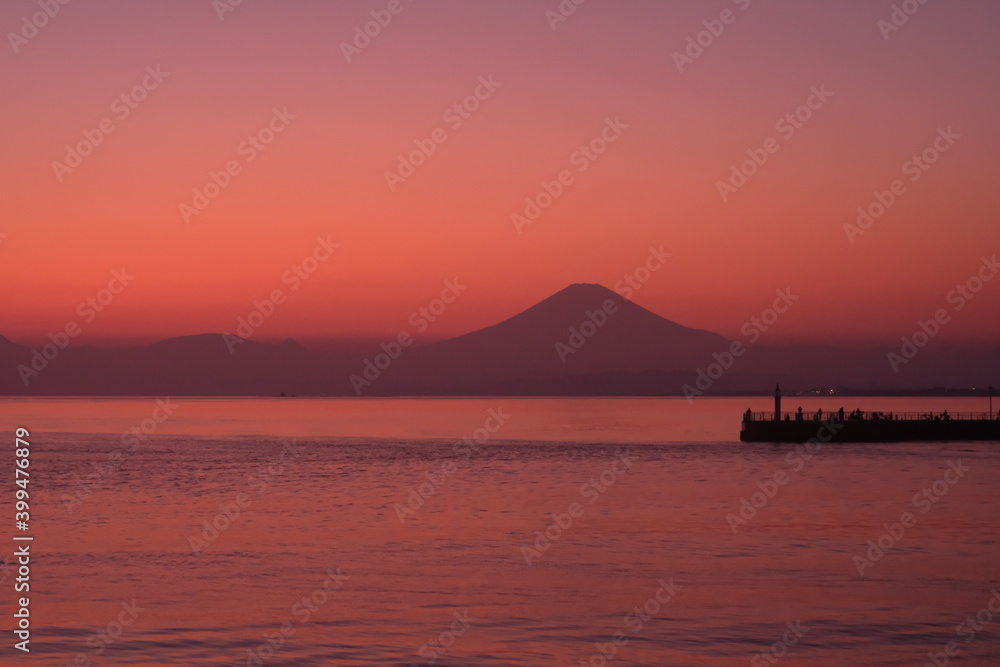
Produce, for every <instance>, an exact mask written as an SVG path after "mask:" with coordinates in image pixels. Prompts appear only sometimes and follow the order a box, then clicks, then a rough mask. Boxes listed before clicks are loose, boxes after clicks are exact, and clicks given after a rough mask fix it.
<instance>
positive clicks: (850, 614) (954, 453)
mask: <svg viewBox="0 0 1000 667" xmlns="http://www.w3.org/2000/svg"><path fill="white" fill-rule="evenodd" d="M800 404H801V405H802V406H803V408H804V409H805V410H806V411H807V412H811V411H815V409H816V408H818V407H822V408H824V410H836V409H837V408H839V407H841V406H842V405H843V406H844V407H845V409H847V410H853V409H854V408H856V407H861V408H863V409H873V410H878V409H884V410H887V411H888V410H892V411H895V412H902V411H905V410H918V411H920V410H931V409H933V410H940V409H944V408H947V409H948V410H949V412H959V411H969V410H981V409H985V406H984V405H980V404H979V402H975V403H972V402H969V401H965V400H955V399H949V400H943V399H884V398H882V399H876V398H868V399H843V398H840V397H837V398H835V399H829V400H821V401H818V400H816V399H797V398H794V397H787V398H786V399H785V404H784V407H785V408H786V409H793V410H794V409H795V408H796V407H797V406H798V405H800ZM769 406H770V401H769V400H768V399H761V398H753V399H746V398H741V399H706V400H700V401H697V402H696V403H695V404H694V405H693V406H692V405H689V404H688V403H687V402H686V401H685V400H684V399H573V400H563V399H507V398H495V399H465V400H460V399H457V400H446V399H427V400H306V399H283V400H254V399H246V400H229V399H226V400H221V399H190V398H183V399H171V401H170V403H169V404H167V407H168V409H169V410H170V412H171V414H170V416H167V415H166V412H165V411H164V410H163V408H162V407H161V408H160V409H159V410H157V404H156V402H155V399H127V400H118V399H103V400H102V399H97V400H94V399H44V400H41V399H12V400H2V401H0V418H2V424H3V428H4V430H5V431H7V432H8V433H9V435H8V438H9V439H10V440H11V441H12V440H13V435H12V433H13V430H14V428H15V427H17V426H24V427H26V428H28V429H29V430H30V431H31V451H32V455H31V456H32V464H31V468H30V471H31V482H30V490H31V530H30V531H29V532H30V534H32V535H33V536H34V537H35V540H34V542H33V543H32V546H31V549H32V556H33V557H32V571H31V595H32V602H31V614H32V627H33V635H32V643H31V646H32V654H31V655H30V656H23V657H22V656H21V655H20V654H18V653H17V652H15V651H13V650H12V649H11V646H12V645H13V642H14V641H15V640H14V639H13V636H12V635H11V634H10V633H9V632H7V633H5V635H6V636H7V640H6V642H5V644H4V646H3V648H2V649H0V650H2V653H0V655H3V656H5V657H3V659H2V662H3V664H13V660H14V658H15V656H16V657H17V662H18V664H22V663H23V664H36V665H88V664H93V665H237V664H238V665H257V664H264V665H421V664H430V662H429V661H430V660H431V659H432V658H433V660H434V662H433V664H436V665H580V664H586V665H595V666H596V665H603V664H609V665H613V664H621V665H656V666H660V665H691V666H695V665H697V666H699V667H701V666H705V665H751V666H754V665H770V664H781V665H790V666H791V665H819V666H827V665H829V666H833V665H837V666H841V665H916V666H920V665H924V664H925V663H928V662H929V660H930V658H929V657H928V654H929V653H932V654H939V653H941V652H943V651H945V650H946V647H947V645H948V642H955V644H954V645H953V647H952V649H951V650H952V653H954V652H955V651H958V654H957V656H954V657H950V658H949V661H950V663H951V664H957V665H997V664H1000V613H997V612H993V611H990V609H989V605H990V604H992V606H993V608H994V609H997V610H998V611H1000V594H997V597H996V598H994V599H993V601H992V603H991V598H992V597H993V596H994V594H995V591H998V590H1000V559H998V549H997V530H998V528H1000V494H998V492H997V488H998V485H997V482H998V480H1000V444H998V443H952V444H943V443H919V444H917V443H911V444H906V443H902V444H892V445H827V446H825V447H823V448H822V449H821V450H819V451H818V452H815V453H814V454H813V455H811V458H808V459H807V458H806V456H804V455H802V454H800V453H796V446H795V445H766V444H764V445H760V444H746V445H744V444H740V443H739V442H738V429H739V419H740V416H741V414H742V412H743V411H744V410H746V408H748V407H750V408H752V409H754V410H764V409H767V408H768V407H769ZM491 411H493V412H492V415H491ZM163 417H165V419H164V420H163V421H162V422H157V421H156V418H163ZM498 417H499V419H498ZM491 419H492V420H491ZM144 420H145V421H144ZM500 421H503V423H502V424H500V423H499V422H500ZM133 427H135V428H136V429H137V430H138V431H139V433H140V434H142V436H143V438H142V439H140V438H139V437H138V436H135V437H134V438H131V437H126V438H125V441H124V442H123V433H127V432H129V431H130V430H131V429H132V428H133ZM144 427H145V429H146V430H147V431H149V433H148V434H146V433H143V428H144ZM487 428H489V429H493V432H489V431H488V430H487ZM477 429H482V430H477ZM473 434H477V435H478V436H479V437H480V440H481V443H476V442H475V440H472V441H470V442H465V443H458V444H456V440H458V439H460V438H464V437H466V436H472V435H473ZM623 456H624V458H623ZM956 471H957V472H956ZM11 476H13V475H12V474H11ZM768 480H770V481H768ZM775 480H778V481H775ZM779 481H781V482H783V483H779ZM8 487H9V488H13V487H12V486H11V485H8ZM923 489H927V494H928V495H923V496H922V495H920V494H922V493H923V491H922V490H923ZM754 494H757V495H754ZM4 496H5V497H4V498H3V503H4V504H5V510H6V511H7V514H6V516H8V517H11V516H12V514H13V508H12V507H10V505H11V504H12V503H11V500H12V493H11V492H7V493H5V494H4ZM915 496H916V497H915ZM741 499H746V501H747V503H748V505H747V507H745V508H744V509H743V515H742V516H741V515H740V510H741V506H742V505H743V503H742V500H741ZM932 499H933V501H932ZM755 502H756V504H757V505H758V507H753V503H755ZM241 505H242V506H241ZM904 513H909V515H911V516H912V520H909V521H908V522H907V523H908V524H909V525H905V526H904V525H903V524H902V523H901V518H902V517H903V516H904ZM227 514H228V516H227ZM727 516H729V517H730V518H729V519H727ZM735 517H739V522H737V521H736V519H735ZM212 524H214V525H212ZM893 524H899V525H898V526H894V525H893ZM886 526H888V528H886ZM887 531H891V534H890V533H887ZM8 532H13V531H12V530H11V529H8ZM546 533H547V534H548V537H545V535H546ZM869 540H872V541H874V542H876V543H878V542H879V541H880V540H881V543H882V548H883V553H879V552H877V551H874V550H872V551H871V553H870V554H869V555H871V556H873V558H872V559H871V560H869V559H868V555H866V552H868V550H869V549H870V545H869ZM9 551H11V552H12V551H13V549H12V548H11V549H10V550H9ZM876 559H877V560H876ZM529 561H530V562H529ZM338 572H339V575H338ZM14 576H16V574H15V573H14V572H13V571H12V569H11V568H10V567H7V568H5V570H4V572H3V573H2V574H0V578H3V579H5V581H4V583H3V587H4V589H5V590H6V591H7V594H6V595H4V596H2V600H3V605H4V607H3V613H4V615H5V617H6V618H7V619H8V622H7V627H10V626H11V622H10V619H11V616H10V614H11V613H12V611H13V610H12V602H11V600H12V598H13V595H14V594H13V592H12V591H11V587H12V579H13V577H14ZM657 598H659V600H658V599H657ZM977 613H978V614H979V618H978V621H977V620H976V615H977ZM969 617H972V624H969V623H968V622H967V620H966V619H968V618H969ZM789 624H791V625H789ZM790 628H793V629H794V631H793V630H792V629H790ZM616 633H619V634H618V635H617V643H615V637H616ZM268 636H270V637H271V639H270V641H268V639H266V637H268ZM769 650H770V651H771V652H770V653H768V654H767V655H768V656H769V657H770V660H768V659H766V658H765V657H763V655H762V653H761V652H762V651H769ZM611 654H613V656H612V657H608V656H609V655H611ZM938 660H939V664H943V663H941V662H940V661H941V660H943V657H939V658H938Z"/></svg>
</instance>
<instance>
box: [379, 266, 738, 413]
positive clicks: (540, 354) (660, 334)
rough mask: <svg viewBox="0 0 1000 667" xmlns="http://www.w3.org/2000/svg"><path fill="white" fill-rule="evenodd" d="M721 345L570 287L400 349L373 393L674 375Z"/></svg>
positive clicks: (710, 336)
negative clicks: (474, 327)
mask: <svg viewBox="0 0 1000 667" xmlns="http://www.w3.org/2000/svg"><path fill="white" fill-rule="evenodd" d="M728 346H729V341H727V340H726V339H725V338H723V337H722V336H719V335H718V334H714V333H711V332H708V331H701V330H698V329H690V328H688V327H685V326H682V325H680V324H677V323H676V322H672V321H670V320H668V319H666V318H663V317H660V316H659V315H657V314H655V313H652V312H650V311H648V310H646V309H645V308H643V307H641V306H638V305H636V304H635V303H633V302H631V301H629V300H628V299H625V298H624V297H622V296H621V295H619V294H617V293H615V292H613V291H611V290H609V289H607V288H606V287H602V286H601V285H591V284H575V285H570V286H569V287H567V288H565V289H563V290H562V291H560V292H557V293H556V294H554V295H552V296H550V297H549V298H547V299H545V300H544V301H541V302H539V303H538V304H536V305H534V306H532V307H531V308H528V309H527V310H525V311H523V312H521V313H519V314H517V315H515V316H513V317H511V318H509V319H506V320H504V321H503V322H500V323H499V324H495V325H493V326H491V327H487V328H485V329H480V330H479V331H474V332H472V333H469V334H465V335H464V336H459V337H458V338H452V339H449V340H445V341H441V342H439V343H435V344H433V345H429V346H427V347H423V348H417V349H414V350H412V351H410V350H407V351H406V352H405V353H404V354H403V355H401V357H400V359H399V360H398V361H396V362H394V363H393V365H392V366H391V367H390V368H388V369H386V371H385V373H384V374H383V376H382V377H380V378H379V381H378V383H377V388H376V384H375V383H373V385H372V388H373V389H375V391H376V393H383V392H389V393H412V392H414V391H415V390H417V389H418V388H421V387H423V388H432V390H434V391H436V392H437V393H442V392H443V393H459V394H461V393H468V392H470V391H479V392H483V391H486V390H487V389H489V388H490V387H492V386H494V385H497V384H501V383H507V382H512V381H515V380H520V381H525V380H527V381H532V380H542V381H545V380H552V379H554V378H559V377H566V376H574V375H587V374H599V373H614V372H629V373H639V372H642V371H649V370H656V371H665V372H666V371H678V370H684V369H692V368H693V366H692V365H691V364H692V360H695V359H708V360H711V355H712V353H714V352H721V351H723V350H725V349H726V348H727V347H728Z"/></svg>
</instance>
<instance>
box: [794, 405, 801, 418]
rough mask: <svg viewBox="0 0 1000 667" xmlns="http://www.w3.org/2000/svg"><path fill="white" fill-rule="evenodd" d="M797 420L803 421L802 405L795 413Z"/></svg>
mask: <svg viewBox="0 0 1000 667" xmlns="http://www.w3.org/2000/svg"><path fill="white" fill-rule="evenodd" d="M795 421H797V422H800V421H802V406H801V405H800V406H799V411H798V412H796V413H795Z"/></svg>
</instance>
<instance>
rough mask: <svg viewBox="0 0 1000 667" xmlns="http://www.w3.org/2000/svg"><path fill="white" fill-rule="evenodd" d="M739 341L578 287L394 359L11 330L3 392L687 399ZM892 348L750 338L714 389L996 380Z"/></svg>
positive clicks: (2, 342) (0, 368)
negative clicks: (77, 340) (894, 363)
mask: <svg viewBox="0 0 1000 667" xmlns="http://www.w3.org/2000/svg"><path fill="white" fill-rule="evenodd" d="M729 346H730V341H728V340H727V339H725V338H724V337H722V336H720V335H718V334H715V333H712V332H709V331H703V330H700V329H693V328H689V327H686V326H683V325H681V324H678V323H677V322H673V321H671V320H669V319H666V318H664V317H661V316H660V315H657V314H656V313H653V312H651V311H649V310H647V309H645V308H643V307H641V306H639V305H637V304H635V303H633V302H632V301H630V300H628V299H626V298H624V297H623V296H621V295H619V294H617V293H615V292H613V291H611V290H609V289H607V288H606V287H602V286H601V285H594V284H574V285H570V286H569V287H566V288H565V289H563V290H561V291H559V292H557V293H556V294H553V295H552V296H550V297H548V298H547V299H544V300H543V301H541V302H539V303H537V304H535V305H533V306H531V307H529V308H527V309H526V310H524V311H522V312H520V313H518V314H516V315H514V316H512V317H510V318H508V319H505V320H503V321H502V322H499V323H498V324H495V325H493V326H489V327H486V328H484V329H480V330H478V331H473V332H471V333H468V334H465V335H462V336H458V337H456V338H451V339H448V340H443V341H439V342H437V343H433V344H429V345H424V346H419V344H417V343H415V344H414V345H412V346H410V347H407V348H400V349H399V350H396V351H395V352H396V354H395V355H394V356H395V358H393V359H391V360H390V361H389V363H388V364H386V363H385V362H386V361H387V360H389V357H388V356H386V355H385V354H384V353H383V350H384V349H385V347H384V346H380V345H379V344H378V342H374V343H372V345H371V346H370V348H369V349H368V351H367V353H365V352H359V351H357V349H356V348H351V349H350V350H349V351H348V350H346V349H328V350H310V349H307V348H305V347H303V346H301V345H299V344H298V343H297V342H295V341H294V340H292V339H287V340H284V341H282V342H280V343H264V342H257V341H255V340H242V339H238V338H235V337H233V336H224V335H222V334H202V335H195V336H179V337H175V338H168V339H164V340H161V341H159V342H157V343H153V344H151V345H144V346H133V347H122V348H100V347H93V346H89V345H86V346H82V347H76V348H73V347H69V348H66V349H63V350H58V351H57V352H56V353H55V354H54V355H53V351H55V347H54V346H53V345H47V344H46V345H38V346H36V347H32V346H28V345H19V344H17V343H14V342H12V341H10V340H8V339H7V338H6V337H4V336H2V335H0V395H6V396H24V395H48V396H279V395H281V394H282V393H283V394H285V395H293V396H294V395H299V396H355V395H356V394H357V392H356V389H358V388H359V389H360V390H361V394H362V395H366V396H393V395H416V396H419V395H426V396H431V395H525V396H532V395H593V396H600V395H624V396H628V395H640V396H645V395H681V394H683V386H684V385H685V384H688V385H694V384H695V382H696V381H697V379H698V377H699V375H698V374H699V372H701V373H703V372H704V370H705V369H707V368H709V366H710V365H711V364H712V363H713V362H714V361H715V360H716V355H719V354H722V353H724V352H725V351H726V350H727V349H728V348H729ZM888 351H889V350H887V349H879V348H869V349H864V350H844V349H839V348H836V347H831V346H806V345H798V346H785V347H773V346H766V345H764V344H763V343H761V344H758V345H747V351H746V354H745V355H743V356H741V357H739V359H734V360H733V363H732V364H731V367H730V368H728V369H726V371H725V372H724V373H723V374H722V375H721V377H719V378H718V379H717V380H716V381H715V382H713V383H712V386H711V388H710V389H709V390H706V391H705V393H706V394H712V393H715V394H719V393H753V392H757V391H760V390H762V389H763V390H765V391H766V390H767V388H768V387H770V386H773V384H774V381H775V380H779V381H780V382H781V385H782V387H783V388H787V389H788V390H790V391H794V390H796V389H799V390H807V389H809V388H811V387H818V386H823V387H834V386H838V387H852V388H854V389H858V390H865V391H870V390H881V391H884V392H887V393H891V392H893V391H906V390H916V389H922V388H927V387H944V386H951V387H975V386H986V385H987V384H989V383H990V382H991V381H992V382H994V383H995V380H996V378H997V376H998V375H1000V363H998V362H1000V353H998V350H997V349H996V348H980V349H975V348H961V349H955V348H948V347H946V346H944V345H936V346H934V348H933V349H932V348H931V346H928V348H926V349H924V350H922V351H921V352H920V354H919V355H917V357H916V358H914V359H913V360H912V361H911V362H910V363H908V364H907V365H906V366H905V367H904V368H903V369H901V370H900V372H899V373H898V374H896V373H894V372H893V371H892V369H891V368H890V366H889V364H888V363H887V362H886V354H887V353H888ZM46 355H48V357H51V358H46ZM379 355H382V356H381V358H380V357H379ZM375 361H378V362H379V363H380V366H379V367H378V368H376V367H375V366H374V362H375ZM366 374H367V375H366ZM24 378H27V380H28V382H27V384H26V383H25V382H24ZM358 378H368V379H365V380H364V382H362V383H358V382H357V379H358Z"/></svg>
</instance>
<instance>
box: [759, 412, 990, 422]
mask: <svg viewBox="0 0 1000 667" xmlns="http://www.w3.org/2000/svg"><path fill="white" fill-rule="evenodd" d="M748 417H749V421H752V422H770V421H774V411H765V412H750V413H746V412H745V413H743V420H744V421H748V419H747V418H748ZM821 419H822V420H823V421H831V420H832V421H835V422H839V421H845V422H849V421H952V420H955V421H988V420H995V419H1000V413H998V414H997V415H991V414H990V413H988V412H945V411H942V412H889V411H884V412H883V411H871V412H858V411H854V412H845V413H844V415H843V417H841V415H840V413H839V412H826V411H824V412H822V413H816V412H805V411H803V412H802V413H801V414H799V413H798V412H783V413H781V421H786V420H787V421H820V420H821Z"/></svg>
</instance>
